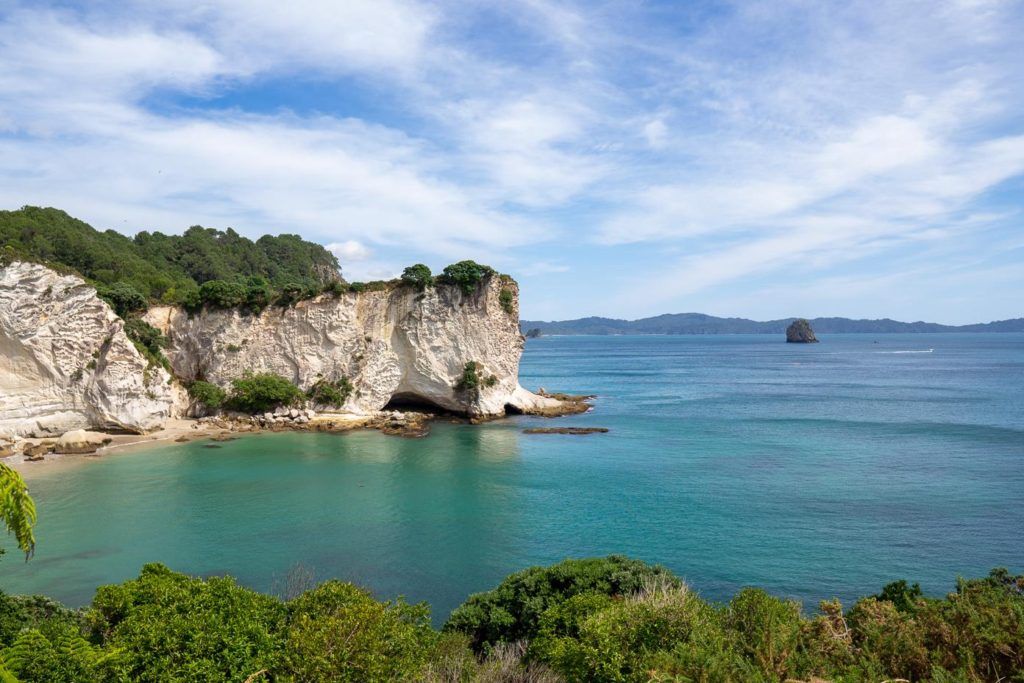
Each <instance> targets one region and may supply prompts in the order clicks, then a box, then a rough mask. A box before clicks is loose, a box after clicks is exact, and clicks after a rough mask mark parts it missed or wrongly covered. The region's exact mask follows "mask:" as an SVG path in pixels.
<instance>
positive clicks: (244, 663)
mask: <svg viewBox="0 0 1024 683" xmlns="http://www.w3.org/2000/svg"><path fill="white" fill-rule="evenodd" d="M285 615H286V612H285V608H284V606H283V605H282V604H281V603H280V602H279V601H278V600H276V599H275V598H272V597H270V596H267V595H262V594H260V593H256V592H254V591H251V590H248V589H246V588H241V587H240V586H238V585H236V584H235V582H234V580H232V579H230V578H210V579H206V580H203V579H196V578H192V577H188V576H185V575H184V574H178V573H176V572H172V571H171V570H170V569H168V568H167V567H165V566H163V565H160V564H147V565H146V566H144V567H143V568H142V572H141V573H140V574H139V577H138V578H137V579H132V580H130V581H126V582H125V583H122V584H119V585H112V586H102V587H100V588H99V589H98V590H97V591H96V597H95V598H94V600H93V604H92V609H91V610H90V611H89V620H90V622H91V625H92V629H93V633H94V634H95V637H97V638H99V639H101V640H102V642H103V644H104V646H105V649H106V651H107V654H106V656H105V657H104V658H103V660H102V661H101V662H100V664H99V667H100V669H101V672H102V678H104V679H105V680H122V681H123V680H131V681H182V682H185V681H189V682H191V681H211V682H212V681H244V680H245V679H246V678H247V677H248V676H250V675H251V674H254V673H256V672H257V671H260V670H263V669H267V670H273V669H275V668H276V667H277V665H278V663H279V662H280V660H281V657H282V648H281V637H280V635H279V634H280V632H281V631H283V629H284V625H285Z"/></svg>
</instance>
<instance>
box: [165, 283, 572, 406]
mask: <svg viewBox="0 0 1024 683" xmlns="http://www.w3.org/2000/svg"><path fill="white" fill-rule="evenodd" d="M505 290H507V291H509V292H511V294H512V297H513V298H512V303H511V306H510V305H509V300H508V295H507V294H506V295H505V297H504V299H505V301H504V302H503V301H502V291H505ZM517 300H518V286H517V285H516V283H515V282H514V281H513V280H511V279H510V278H507V277H503V276H499V275H491V276H488V277H487V278H485V279H484V281H483V282H481V283H480V285H479V286H478V287H477V288H476V290H475V291H474V292H473V293H472V294H466V293H464V292H463V291H462V290H461V289H460V288H459V287H456V286H454V285H438V286H436V287H428V288H427V289H426V290H425V291H423V292H420V291H418V290H416V289H415V288H412V287H408V286H394V287H388V288H384V289H380V290H376V291H363V292H359V293H354V292H348V293H343V294H337V295H335V294H323V295H320V296H318V297H315V298H313V299H308V300H306V301H300V302H298V303H296V304H294V305H292V306H289V307H287V308H282V307H278V306H272V307H269V308H267V309H265V310H263V311H262V312H260V313H256V314H252V313H245V312H242V311H238V310H215V309H204V310H202V311H200V312H198V313H195V314H190V313H188V312H186V311H185V310H183V309H181V308H176V307H157V308H153V309H151V310H150V311H149V313H148V314H147V315H146V320H147V322H149V323H150V324H151V325H153V326H154V327H156V328H158V329H160V330H161V331H162V332H163V333H164V334H165V335H166V336H167V337H168V339H169V340H170V345H169V346H168V348H167V349H166V350H165V353H166V355H167V357H168V359H169V360H170V362H171V365H172V367H173V369H174V372H175V374H176V375H177V376H178V377H179V378H181V379H182V380H184V381H191V380H195V379H203V380H206V381H209V382H214V383H216V384H218V385H220V386H222V387H225V388H227V387H228V386H229V384H230V382H231V380H232V379H235V378H237V377H241V376H242V375H243V374H244V373H246V372H273V373H277V374H279V375H282V376H284V377H286V378H288V379H290V380H291V381H293V382H295V383H296V384H297V385H298V386H299V387H300V388H302V389H304V390H305V389H308V388H309V387H311V386H312V385H313V384H314V383H315V382H317V381H318V380H320V379H325V380H330V381H337V380H340V379H341V378H342V377H345V378H347V379H348V380H349V381H350V382H351V384H352V386H353V390H352V392H351V393H350V395H349V397H348V400H347V402H346V403H345V405H344V406H343V409H344V410H345V411H349V412H353V413H359V414H369V413H372V412H375V411H378V410H381V409H383V408H384V407H385V406H388V405H389V404H404V405H410V404H411V405H413V406H416V405H422V406H429V407H435V408H440V409H443V410H447V411H451V412H455V413H459V414H465V415H468V416H470V417H481V418H482V417H493V416H498V415H504V414H506V412H524V413H533V412H538V413H543V412H546V411H552V410H556V409H557V407H558V406H559V405H560V403H561V402H560V401H558V400H557V399H553V398H549V397H544V396H537V395H536V394H533V393H531V392H529V391H527V390H526V389H524V388H523V387H521V386H520V385H519V380H518V374H519V358H520V356H521V354H522V350H523V343H524V342H523V336H522V335H521V334H520V332H519V320H518V310H517V305H516V303H515V302H516V301H517ZM469 362H474V363H477V364H478V368H479V370H478V371H479V375H480V378H481V380H483V381H481V383H480V386H479V387H478V388H477V389H471V390H463V389H459V388H457V386H458V384H459V378H460V377H461V376H462V374H463V371H464V369H465V367H466V364H467V363H469Z"/></svg>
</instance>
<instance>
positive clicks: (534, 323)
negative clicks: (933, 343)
mask: <svg viewBox="0 0 1024 683" xmlns="http://www.w3.org/2000/svg"><path fill="white" fill-rule="evenodd" d="M795 320H798V318H795V317H794V318H783V319H781V320H767V321H764V322H760V321H757V320H748V319H747V318H718V317H715V316H713V315H705V314H703V313H668V314H665V315H658V316H654V317H653V318H641V319H639V320H619V319H617V318H599V317H591V318H579V319H576V320H560V321H550V322H545V321H543V320H523V321H521V322H520V328H521V329H522V330H523V331H524V332H526V331H530V332H531V333H532V334H531V335H530V336H541V335H545V336H546V335H552V334H567V335H574V334H605V335H608V334H785V332H786V328H787V327H789V325H791V324H792V323H793V322H794V321H795ZM810 324H811V327H813V328H814V331H815V332H817V333H818V334H841V333H864V334H885V333H887V332H916V333H934V332H1024V318H1012V319H1010V320H997V321H995V322H990V323H978V324H974V325H940V324H939V323H926V322H913V323H904V322H900V321H898V320H890V319H889V318H882V319H880V320H852V319H850V318H812V319H810ZM534 331H536V332H534Z"/></svg>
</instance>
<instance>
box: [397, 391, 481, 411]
mask: <svg viewBox="0 0 1024 683" xmlns="http://www.w3.org/2000/svg"><path fill="white" fill-rule="evenodd" d="M384 410H400V411H403V412H405V411H409V412H417V413H430V414H431V415H464V413H460V412H458V411H455V410H449V409H448V408H444V407H442V406H439V405H437V404H436V403H434V402H433V401H431V400H430V399H426V398H423V397H422V396H420V395H418V394H413V393H406V392H399V393H397V394H395V395H394V396H392V397H391V400H390V401H388V404H387V405H386V406H384Z"/></svg>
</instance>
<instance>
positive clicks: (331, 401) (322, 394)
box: [306, 377, 353, 408]
mask: <svg viewBox="0 0 1024 683" xmlns="http://www.w3.org/2000/svg"><path fill="white" fill-rule="evenodd" d="M352 389H353V387H352V382H350V381H349V379H348V377H342V378H340V379H337V380H326V379H318V380H317V381H316V382H315V383H314V384H313V386H311V387H310V388H309V391H307V392H306V397H307V398H309V400H310V401H311V402H312V403H314V404H317V405H325V406H332V407H334V408H340V407H341V406H343V405H345V401H346V400H348V397H349V395H350V394H351V393H352Z"/></svg>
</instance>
